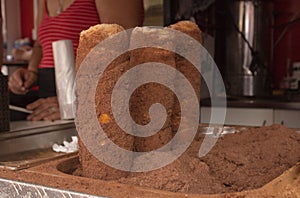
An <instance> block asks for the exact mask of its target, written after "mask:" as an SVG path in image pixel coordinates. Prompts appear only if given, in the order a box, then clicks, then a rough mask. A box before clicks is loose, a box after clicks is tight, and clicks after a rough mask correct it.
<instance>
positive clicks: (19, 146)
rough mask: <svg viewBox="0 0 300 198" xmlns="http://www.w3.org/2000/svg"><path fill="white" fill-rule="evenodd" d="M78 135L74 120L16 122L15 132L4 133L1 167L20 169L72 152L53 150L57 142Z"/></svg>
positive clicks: (12, 124) (0, 145)
mask: <svg viewBox="0 0 300 198" xmlns="http://www.w3.org/2000/svg"><path fill="white" fill-rule="evenodd" d="M75 135H77V131H76V128H75V124H74V122H73V121H56V122H44V121H41V122H27V121H22V122H14V123H11V131H8V132H5V133H0V168H6V169H10V170H19V169H24V168H29V167H32V166H36V165H38V164H41V163H44V162H46V161H50V160H53V159H57V158H60V157H65V156H69V155H72V154H73V155H74V153H71V154H65V153H56V152H54V151H52V149H51V148H52V145H53V144H55V143H56V144H62V142H63V141H65V140H66V141H71V137H72V136H75Z"/></svg>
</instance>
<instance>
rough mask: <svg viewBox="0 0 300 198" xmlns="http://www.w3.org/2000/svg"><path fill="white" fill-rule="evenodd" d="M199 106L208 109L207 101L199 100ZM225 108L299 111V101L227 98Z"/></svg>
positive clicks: (208, 102)
mask: <svg viewBox="0 0 300 198" xmlns="http://www.w3.org/2000/svg"><path fill="white" fill-rule="evenodd" d="M201 106H205V107H210V106H211V103H210V100H209V99H205V100H201ZM227 107H238V108H271V109H286V110H300V101H286V100H280V99H279V100H276V99H274V100H272V99H256V98H242V99H239V98H228V99H227Z"/></svg>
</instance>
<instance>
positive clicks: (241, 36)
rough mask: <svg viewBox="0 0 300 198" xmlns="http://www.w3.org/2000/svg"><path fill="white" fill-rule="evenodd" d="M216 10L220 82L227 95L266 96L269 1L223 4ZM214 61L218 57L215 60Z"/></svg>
mask: <svg viewBox="0 0 300 198" xmlns="http://www.w3.org/2000/svg"><path fill="white" fill-rule="evenodd" d="M222 3H223V4H222V5H221V6H219V8H217V10H216V13H217V18H216V23H217V27H218V28H219V29H218V28H217V29H216V30H217V31H216V37H221V38H222V39H218V41H220V42H224V48H223V49H224V50H223V51H220V50H219V51H218V52H219V53H218V54H217V56H219V57H220V56H223V63H221V64H223V65H222V66H223V67H224V78H225V83H226V87H227V94H229V95H234V96H260V97H263V96H268V95H269V93H270V91H271V89H270V88H271V84H270V79H269V76H270V74H269V64H270V58H271V56H270V54H271V53H272V52H271V49H272V47H271V44H272V42H271V41H272V18H273V17H272V16H273V15H272V6H273V2H272V1H271V0H265V1H264V0H225V1H223V2H222ZM217 58H218V57H217Z"/></svg>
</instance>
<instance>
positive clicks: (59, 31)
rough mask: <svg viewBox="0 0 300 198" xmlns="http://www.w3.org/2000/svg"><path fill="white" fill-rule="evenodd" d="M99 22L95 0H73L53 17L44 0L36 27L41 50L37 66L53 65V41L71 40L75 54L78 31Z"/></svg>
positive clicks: (46, 66) (48, 66)
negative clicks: (40, 17)
mask: <svg viewBox="0 0 300 198" xmlns="http://www.w3.org/2000/svg"><path fill="white" fill-rule="evenodd" d="M99 23H100V21H99V16H98V12H97V8H96V5H95V0H74V2H73V3H72V4H71V5H70V6H69V7H68V8H67V9H66V10H65V11H63V12H62V13H61V14H59V15H58V16H55V17H51V16H49V13H48V9H47V3H46V0H45V8H44V18H43V19H42V21H41V23H40V25H39V29H38V38H39V41H40V44H41V46H42V50H43V57H42V60H41V62H40V65H39V68H53V67H54V60H53V52H52V43H53V42H54V41H58V40H63V39H67V40H71V41H72V42H73V48H74V55H76V51H77V47H78V43H79V35H80V32H81V31H82V30H86V29H88V28H89V27H90V26H93V25H96V24H99Z"/></svg>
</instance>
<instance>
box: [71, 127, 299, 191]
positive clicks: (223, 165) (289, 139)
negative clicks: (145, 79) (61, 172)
mask: <svg viewBox="0 0 300 198" xmlns="http://www.w3.org/2000/svg"><path fill="white" fill-rule="evenodd" d="M203 138H204V136H200V138H199V139H198V140H195V141H194V142H193V143H192V145H191V146H190V148H189V149H188V150H187V151H186V152H185V153H184V154H183V155H182V156H181V157H180V158H178V159H177V160H176V161H174V162H173V163H172V164H170V165H168V166H166V167H163V168H160V169H158V170H154V171H151V172H145V173H130V174H129V175H128V176H126V177H123V178H121V179H119V180H117V182H120V183H124V184H129V185H138V186H142V187H147V188H154V189H160V190H167V191H172V192H183V193H196V194H217V193H224V192H236V191H243V190H250V189H256V188H259V187H262V186H263V185H265V184H267V183H269V182H270V181H272V180H273V179H275V178H276V177H278V176H279V175H281V174H282V173H283V172H284V171H285V170H287V169H289V168H290V167H292V166H293V165H295V164H296V163H297V162H299V161H300V152H299V151H300V134H299V133H297V132H296V131H295V130H293V129H289V128H286V127H284V126H280V125H272V126H266V127H260V128H247V129H244V130H240V132H238V133H235V134H228V135H224V136H222V137H220V138H219V139H218V142H217V144H216V145H215V146H214V147H213V149H212V150H211V151H210V152H209V153H208V154H207V155H206V156H205V157H203V158H198V157H197V154H198V151H199V148H200V145H201V142H202V141H203ZM78 174H80V171H76V175H78Z"/></svg>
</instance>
